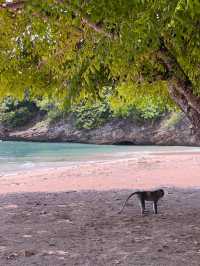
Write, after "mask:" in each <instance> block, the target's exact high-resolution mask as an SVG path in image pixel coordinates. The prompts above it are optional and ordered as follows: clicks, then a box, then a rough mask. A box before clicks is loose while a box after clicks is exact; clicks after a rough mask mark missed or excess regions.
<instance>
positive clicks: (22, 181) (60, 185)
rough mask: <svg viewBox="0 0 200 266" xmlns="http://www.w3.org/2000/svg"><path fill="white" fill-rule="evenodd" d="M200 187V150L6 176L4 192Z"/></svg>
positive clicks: (2, 180) (1, 182) (0, 180)
mask: <svg viewBox="0 0 200 266" xmlns="http://www.w3.org/2000/svg"><path fill="white" fill-rule="evenodd" d="M160 186H161V187H162V186H165V187H178V188H191V187H195V188H197V187H200V153H197V152H196V153H171V154H170V153H168V154H166V153H163V154H162V153H160V154H151V155H144V156H142V157H139V158H127V159H125V158H123V159H117V160H110V161H104V162H92V163H82V164H81V163H80V164H77V165H70V166H66V167H57V168H56V167H55V168H49V169H37V170H35V169H33V170H31V171H23V172H18V173H14V174H12V173H11V174H7V175H2V176H1V178H0V193H1V194H4V193H16V192H61V191H71V190H77V191H80V190H113V189H144V188H153V187H160Z"/></svg>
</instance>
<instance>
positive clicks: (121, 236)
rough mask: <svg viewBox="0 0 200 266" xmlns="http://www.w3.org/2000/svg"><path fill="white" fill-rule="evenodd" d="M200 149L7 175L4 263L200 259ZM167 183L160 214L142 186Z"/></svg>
mask: <svg viewBox="0 0 200 266" xmlns="http://www.w3.org/2000/svg"><path fill="white" fill-rule="evenodd" d="M199 170H200V154H199V153H185V154H154V155H151V156H143V157H141V158H139V159H138V160H136V159H131V158H129V159H127V160H118V161H109V162H104V163H100V162H98V163H92V164H82V165H78V166H70V167H62V168H54V169H53V168H51V169H42V170H37V171H32V172H30V171H27V172H21V173H17V174H16V175H3V176H1V178H0V193H1V196H0V215H1V220H0V265H1V266H7V265H13V266H24V265H25V266H29V265H31V266H32V265H41V266H60V265H69V266H73V265H77V266H79V265H80V266H86V265H87V266H101V265H102V266H105V265H106V266H107V265H108V266H112V265H125V266H126V265H128V266H129V265H130V266H132V265H133V266H140V265H146V266H147V265H148V266H149V265H150V266H151V265H152V266H158V265H159V266H165V265H166V266H167V265H172V266H181V265H184V266H190V265H200V226H199V222H200V211H199V210H200V189H199V188H200V171H199ZM154 187H164V188H165V191H166V195H165V197H164V198H163V200H161V202H160V205H159V214H158V215H154V214H153V213H152V207H151V204H150V205H149V206H148V210H149V213H148V214H146V215H145V216H143V217H142V216H141V215H140V210H139V207H138V204H137V202H136V200H135V199H133V200H130V204H128V205H127V207H126V208H125V210H124V212H123V213H122V214H121V215H119V214H117V211H118V210H119V209H120V207H121V205H122V203H123V201H124V199H125V198H126V196H127V195H128V194H129V193H130V192H131V191H133V190H135V189H144V188H145V189H146V188H154Z"/></svg>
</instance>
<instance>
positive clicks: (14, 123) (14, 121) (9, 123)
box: [0, 107, 35, 128]
mask: <svg viewBox="0 0 200 266" xmlns="http://www.w3.org/2000/svg"><path fill="white" fill-rule="evenodd" d="M34 115H35V114H33V113H31V112H30V110H29V109H28V108H27V107H20V108H19V109H17V110H16V111H10V112H5V113H1V114H0V123H2V124H3V125H4V126H6V127H8V128H16V127H21V126H24V125H26V124H27V123H28V122H30V120H31V119H32V118H33V117H34Z"/></svg>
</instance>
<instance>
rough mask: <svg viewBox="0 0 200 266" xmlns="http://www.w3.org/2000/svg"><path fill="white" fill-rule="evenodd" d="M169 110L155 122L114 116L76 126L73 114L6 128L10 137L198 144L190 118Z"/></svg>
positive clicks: (46, 139) (83, 141)
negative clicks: (22, 127) (96, 124)
mask: <svg viewBox="0 0 200 266" xmlns="http://www.w3.org/2000/svg"><path fill="white" fill-rule="evenodd" d="M172 118H173V114H169V115H167V116H165V117H163V118H161V119H160V120H158V121H154V122H149V121H148V122H143V123H141V122H137V121H133V120H130V119H113V120H111V121H109V122H107V123H106V124H104V125H102V126H101V127H98V128H95V129H90V130H86V129H77V128H76V127H75V125H74V124H75V123H74V118H73V117H72V116H69V118H68V119H67V120H66V121H64V120H62V121H59V122H57V123H55V124H49V123H48V122H47V121H41V122H38V123H36V124H35V125H34V126H32V127H30V128H27V129H26V130H17V131H12V132H9V134H8V135H7V139H9V140H26V141H30V140H31V141H59V142H79V143H93V144H135V145H141V144H142V145H144V144H151V145H154V144H156V145H199V144H200V141H197V139H196V138H195V136H194V135H192V132H191V129H190V126H191V124H190V122H189V120H188V119H187V118H186V117H185V116H184V115H183V114H182V115H181V116H180V118H179V120H176V121H175V122H174V118H173V119H172Z"/></svg>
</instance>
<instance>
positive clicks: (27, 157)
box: [0, 141, 200, 175]
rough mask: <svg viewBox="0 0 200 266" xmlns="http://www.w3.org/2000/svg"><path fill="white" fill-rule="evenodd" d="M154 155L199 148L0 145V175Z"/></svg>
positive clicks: (69, 144)
mask: <svg viewBox="0 0 200 266" xmlns="http://www.w3.org/2000/svg"><path fill="white" fill-rule="evenodd" d="M158 152H159V153H168V152H170V153H171V152H172V153H176V152H200V148H198V147H178V146H170V147H169V146H139V145H124V146H123V145H94V144H78V143H46V142H45V143H38V142H37V143H36V142H15V141H0V175H2V174H5V173H15V172H18V171H23V170H31V169H33V168H48V167H55V166H56V167H59V166H67V165H69V164H78V163H85V162H87V163H88V162H91V163H92V162H96V161H101V162H104V161H107V160H117V159H126V158H138V157H141V156H144V155H147V154H151V153H158Z"/></svg>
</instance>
